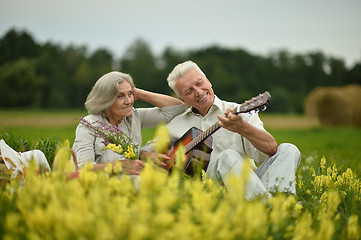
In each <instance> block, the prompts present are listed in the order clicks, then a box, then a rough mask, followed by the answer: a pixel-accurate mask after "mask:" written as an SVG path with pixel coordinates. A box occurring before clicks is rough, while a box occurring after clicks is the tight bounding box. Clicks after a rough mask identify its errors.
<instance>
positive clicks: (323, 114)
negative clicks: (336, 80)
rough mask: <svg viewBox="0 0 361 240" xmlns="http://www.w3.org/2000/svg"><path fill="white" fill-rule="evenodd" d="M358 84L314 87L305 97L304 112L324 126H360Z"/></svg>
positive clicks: (360, 109) (360, 87) (359, 90)
mask: <svg viewBox="0 0 361 240" xmlns="http://www.w3.org/2000/svg"><path fill="white" fill-rule="evenodd" d="M360 96H361V86H360V85H348V86H344V87H322V88H316V89H314V90H313V91H311V92H310V94H308V96H307V97H306V98H305V104H304V107H305V113H306V114H307V115H308V116H310V117H317V118H318V120H319V121H320V123H321V124H323V125H325V126H341V125H353V126H358V127H360V126H361V104H359V103H358V102H359V98H360Z"/></svg>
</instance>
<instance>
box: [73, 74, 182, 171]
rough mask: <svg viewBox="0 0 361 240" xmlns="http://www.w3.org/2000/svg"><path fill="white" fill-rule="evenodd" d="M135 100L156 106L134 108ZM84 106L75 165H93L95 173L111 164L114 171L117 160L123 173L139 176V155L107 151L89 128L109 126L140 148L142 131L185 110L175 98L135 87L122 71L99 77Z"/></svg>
mask: <svg viewBox="0 0 361 240" xmlns="http://www.w3.org/2000/svg"><path fill="white" fill-rule="evenodd" d="M135 100H142V101H145V102H148V103H150V104H152V105H154V106H155V107H154V108H138V109H136V108H133V103H134V101H135ZM85 107H86V109H87V111H88V113H89V115H88V116H86V117H85V118H84V119H82V121H83V122H81V123H79V125H78V127H77V129H76V133H75V134H76V136H75V141H74V145H73V150H74V152H75V154H76V157H77V161H78V166H79V167H82V166H83V165H84V164H85V163H88V162H92V163H93V164H94V170H98V169H104V168H105V167H106V166H107V164H108V163H112V166H113V168H114V166H115V163H116V162H117V161H119V162H120V163H121V165H122V169H123V172H124V173H126V174H130V175H139V174H140V173H141V171H142V169H143V168H144V162H143V161H141V160H139V157H140V155H141V154H139V153H138V152H137V151H135V153H136V156H133V157H130V156H127V154H126V150H127V149H122V150H121V151H118V153H117V151H115V150H114V149H113V150H110V149H108V148H106V146H107V143H108V142H107V140H106V139H104V138H102V137H101V136H99V134H95V132H94V128H92V126H98V127H99V125H102V124H106V125H111V127H113V129H114V128H115V129H117V130H120V131H121V132H122V133H124V134H125V135H126V136H128V137H129V138H130V140H131V141H132V143H134V145H137V146H138V147H139V148H140V147H141V146H142V135H141V129H143V128H149V127H155V126H157V125H158V124H159V123H161V122H169V121H170V120H171V119H172V118H173V117H174V116H176V115H177V114H179V113H180V112H183V111H184V110H185V108H186V106H185V105H184V104H183V102H182V101H180V100H178V99H176V98H173V97H170V96H167V95H163V94H158V93H152V92H149V91H145V90H141V89H138V88H136V87H135V86H134V83H133V80H132V77H131V76H130V75H129V74H125V73H121V72H110V73H107V74H105V75H103V76H102V77H101V78H99V79H98V81H97V82H96V83H95V85H94V87H93V89H92V90H91V92H90V93H89V95H88V97H87V99H86V102H85ZM84 122H85V123H86V124H84ZM130 150H132V149H130ZM119 152H121V153H119ZM128 155H129V153H128ZM163 157H164V156H163ZM129 158H132V160H129ZM154 161H156V160H154ZM155 163H156V164H157V165H159V166H161V167H164V165H165V164H164V163H161V162H159V161H158V162H155Z"/></svg>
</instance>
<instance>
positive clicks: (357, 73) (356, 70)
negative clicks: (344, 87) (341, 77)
mask: <svg viewBox="0 0 361 240" xmlns="http://www.w3.org/2000/svg"><path fill="white" fill-rule="evenodd" d="M346 82H347V84H354V83H356V84H360V85H361V62H358V63H356V64H355V65H354V66H353V67H352V68H351V69H350V70H349V71H348V72H347V75H346Z"/></svg>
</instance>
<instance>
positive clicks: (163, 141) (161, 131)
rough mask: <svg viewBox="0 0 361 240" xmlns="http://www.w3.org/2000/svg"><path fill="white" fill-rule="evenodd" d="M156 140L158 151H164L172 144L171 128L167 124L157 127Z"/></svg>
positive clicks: (155, 148)
mask: <svg viewBox="0 0 361 240" xmlns="http://www.w3.org/2000/svg"><path fill="white" fill-rule="evenodd" d="M155 136H156V138H157V139H156V142H155V146H154V150H155V151H156V152H164V151H165V150H166V149H167V148H168V146H169V144H170V134H169V129H168V128H167V126H166V125H165V124H161V125H159V126H158V127H157V129H156V131H155Z"/></svg>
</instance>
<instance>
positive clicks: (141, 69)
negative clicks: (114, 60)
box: [120, 39, 166, 104]
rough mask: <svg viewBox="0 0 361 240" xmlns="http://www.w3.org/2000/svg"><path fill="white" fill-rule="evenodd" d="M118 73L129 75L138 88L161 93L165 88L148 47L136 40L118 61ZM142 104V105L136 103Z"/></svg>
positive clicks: (143, 42) (141, 41)
mask: <svg viewBox="0 0 361 240" xmlns="http://www.w3.org/2000/svg"><path fill="white" fill-rule="evenodd" d="M120 71H121V72H125V73H129V74H130V75H131V76H132V77H133V80H134V82H135V85H136V86H138V87H139V88H142V89H146V90H150V91H153V92H160V93H163V91H164V89H165V88H166V85H165V82H164V81H162V79H161V76H160V71H159V70H158V69H157V67H156V58H155V57H154V55H153V53H152V51H151V49H150V47H149V45H148V44H147V43H146V42H145V41H143V40H141V39H137V40H135V42H134V43H133V44H132V45H131V46H130V47H129V48H128V49H127V50H126V52H125V54H124V56H123V57H122V59H121V60H120ZM137 104H143V103H137Z"/></svg>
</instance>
